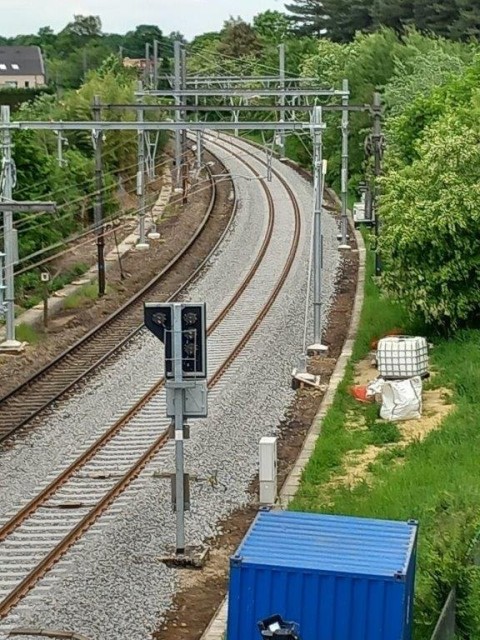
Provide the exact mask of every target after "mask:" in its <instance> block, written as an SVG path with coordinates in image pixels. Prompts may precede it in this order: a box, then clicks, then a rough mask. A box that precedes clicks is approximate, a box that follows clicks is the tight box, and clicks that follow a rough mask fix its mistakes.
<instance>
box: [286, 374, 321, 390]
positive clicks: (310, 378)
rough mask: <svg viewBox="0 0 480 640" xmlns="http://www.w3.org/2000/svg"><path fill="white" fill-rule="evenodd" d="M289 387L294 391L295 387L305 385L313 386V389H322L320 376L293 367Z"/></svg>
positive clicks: (302, 387)
mask: <svg viewBox="0 0 480 640" xmlns="http://www.w3.org/2000/svg"><path fill="white" fill-rule="evenodd" d="M291 387H292V389H293V390H294V391H297V389H304V388H305V387H314V388H315V389H322V387H323V385H322V384H321V380H320V376H315V375H313V374H312V373H306V372H305V371H298V370H297V369H294V370H293V371H292V384H291Z"/></svg>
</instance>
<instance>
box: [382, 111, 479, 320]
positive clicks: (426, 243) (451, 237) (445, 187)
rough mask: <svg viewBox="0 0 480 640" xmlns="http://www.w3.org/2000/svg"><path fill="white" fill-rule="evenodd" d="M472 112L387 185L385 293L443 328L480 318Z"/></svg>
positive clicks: (435, 132) (439, 132)
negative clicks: (479, 315)
mask: <svg viewBox="0 0 480 640" xmlns="http://www.w3.org/2000/svg"><path fill="white" fill-rule="evenodd" d="M478 140H479V131H478V127H477V126H476V122H475V116H474V115H473V114H472V109H471V108H470V109H464V110H462V109H453V110H450V112H449V113H447V114H446V116H445V117H444V118H442V119H441V120H440V121H438V122H437V123H435V125H434V126H432V127H431V128H430V129H429V130H428V135H427V136H426V137H425V139H424V140H423V141H422V142H421V143H420V144H419V157H418V159H417V160H415V161H414V162H413V164H412V165H409V166H406V167H404V168H402V169H400V170H393V171H390V172H389V174H388V176H387V177H386V178H385V179H384V180H383V185H382V191H383V195H382V198H381V207H380V214H381V217H382V234H381V236H380V252H381V255H382V261H383V265H384V273H383V276H382V283H383V287H384V289H385V290H386V291H387V292H388V293H390V294H391V295H393V296H394V297H395V298H397V299H400V300H402V302H403V303H404V304H406V305H407V307H408V308H409V310H410V311H411V313H412V314H420V315H422V316H423V318H424V319H425V321H426V322H428V323H430V324H433V325H434V326H436V327H438V328H443V329H455V328H457V327H459V326H460V325H462V324H466V323H468V322H469V321H471V320H473V319H474V318H475V317H477V316H478V313H479V311H480V280H479V277H478V274H479V268H480V256H479V253H478V228H479V225H480V190H479V188H478V184H479V182H480V146H479V144H478Z"/></svg>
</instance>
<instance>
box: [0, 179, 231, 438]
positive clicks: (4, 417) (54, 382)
mask: <svg viewBox="0 0 480 640" xmlns="http://www.w3.org/2000/svg"><path fill="white" fill-rule="evenodd" d="M207 170H208V176H209V177H208V179H209V181H210V185H211V187H210V188H211V197H210V202H209V205H208V207H207V211H206V213H205V215H204V217H203V219H202V221H201V224H200V225H199V227H198V228H197V229H196V231H195V233H194V234H193V235H192V237H191V238H190V240H189V241H188V243H187V244H186V246H185V247H184V248H183V249H182V250H181V251H180V252H179V253H178V254H177V255H176V256H174V257H173V258H172V260H171V261H170V262H169V263H168V264H167V265H166V267H165V268H164V269H162V271H161V272H160V273H159V274H158V276H156V277H155V278H154V279H153V280H152V281H150V282H149V283H148V284H147V285H146V286H145V287H144V288H143V289H142V290H141V291H139V292H138V293H137V294H136V295H135V296H134V297H133V298H131V299H130V300H129V301H128V302H127V303H125V304H124V305H123V306H122V307H120V308H119V309H118V310H117V311H115V312H114V313H113V314H112V315H110V316H109V317H108V318H107V319H106V320H105V321H104V322H103V323H102V324H101V325H99V326H97V327H95V328H94V329H92V330H91V331H89V332H88V333H87V334H85V336H83V337H82V338H81V339H80V340H78V341H77V342H76V343H75V344H74V345H72V346H71V347H70V348H69V349H67V350H66V351H64V352H63V353H61V354H60V355H58V356H57V357H56V358H55V359H54V360H52V361H51V362H50V363H49V364H48V365H47V366H45V367H43V368H42V369H41V370H40V371H38V372H37V373H35V374H34V375H33V376H31V377H30V378H29V379H28V380H26V381H25V382H23V383H22V384H21V385H19V386H18V387H17V388H15V389H13V390H12V391H11V392H10V393H8V394H7V395H5V396H4V397H2V398H0V443H1V442H3V441H4V440H6V439H7V438H9V437H10V436H11V435H13V434H14V433H15V432H16V431H17V430H18V429H20V428H21V427H23V426H24V425H26V424H27V423H28V422H30V421H31V420H32V419H33V418H35V417H36V416H38V415H39V414H40V413H41V412H42V411H44V410H45V409H46V408H48V407H49V406H50V405H51V404H52V403H53V402H55V401H56V400H58V399H59V398H60V396H62V395H63V394H65V393H66V392H67V391H69V390H70V389H72V387H74V386H75V385H76V384H77V383H78V382H80V381H81V380H82V379H83V378H85V377H86V376H87V375H89V374H90V373H92V372H93V371H94V370H95V369H97V368H98V367H99V366H100V365H101V364H102V363H104V362H105V361H106V360H107V359H108V358H109V357H110V356H112V355H113V354H114V353H115V352H116V351H118V350H119V349H120V348H121V347H123V345H125V344H126V343H127V342H128V341H129V340H130V339H131V338H132V337H133V336H134V335H135V334H136V333H138V332H139V331H140V330H141V329H142V327H143V303H144V302H145V300H147V299H150V298H151V297H152V296H155V294H156V293H157V292H158V293H162V291H161V287H162V284H163V281H164V278H165V276H167V274H169V273H171V272H173V271H174V270H175V269H177V268H178V267H179V264H180V263H181V261H182V260H183V259H184V258H186V257H187V256H188V254H189V251H190V250H191V249H192V247H193V245H194V244H195V242H196V241H197V240H198V239H199V238H200V236H201V235H202V233H203V232H204V230H205V227H206V225H207V223H208V221H209V219H210V217H211V215H212V212H213V210H214V207H215V204H216V199H217V189H216V180H215V179H214V178H213V176H212V172H211V170H210V169H209V168H207ZM218 244H219V243H217V245H216V247H217V246H218ZM216 247H215V248H214V249H213V251H212V252H210V254H209V256H207V258H206V259H205V260H204V261H202V264H201V265H200V267H198V268H197V269H196V270H195V272H194V273H193V274H192V275H191V276H190V277H189V278H188V280H187V281H186V282H184V283H183V284H182V286H181V287H180V288H179V289H178V290H177V291H176V292H175V293H174V294H173V296H172V299H173V298H175V297H176V296H178V295H179V293H180V292H181V291H182V290H183V289H184V288H185V287H187V286H188V285H189V283H190V282H191V281H192V280H193V279H194V278H195V277H196V275H197V274H198V272H199V271H200V270H201V268H202V267H203V265H204V264H205V263H206V262H207V261H208V259H209V257H210V255H212V253H213V252H214V251H215V250H216Z"/></svg>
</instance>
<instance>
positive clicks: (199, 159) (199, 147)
mask: <svg viewBox="0 0 480 640" xmlns="http://www.w3.org/2000/svg"><path fill="white" fill-rule="evenodd" d="M195 89H198V80H195ZM198 102H199V98H198V96H195V106H196V107H198ZM198 118H199V112H198V111H196V112H195V120H196V122H198ZM196 137H197V161H196V169H197V171H200V169H201V168H202V132H201V131H200V130H198V131H197V134H196Z"/></svg>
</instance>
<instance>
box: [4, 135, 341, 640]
mask: <svg viewBox="0 0 480 640" xmlns="http://www.w3.org/2000/svg"><path fill="white" fill-rule="evenodd" d="M213 150H214V152H215V153H218V155H219V156H221V158H222V160H223V161H224V162H225V164H226V165H227V166H228V167H229V168H230V170H231V171H232V173H233V174H235V173H237V174H240V175H244V174H245V172H246V169H245V167H243V166H242V167H240V166H239V163H238V161H235V160H234V159H232V158H231V156H229V155H228V154H226V153H224V152H219V151H218V148H217V147H215V148H214V149H213ZM255 153H256V154H257V155H258V156H260V155H261V153H260V152H259V151H255ZM274 168H275V169H277V170H278V171H279V172H281V174H282V175H283V176H285V177H286V179H287V181H288V182H289V184H290V185H291V187H292V188H293V189H294V191H295V193H296V195H297V198H298V200H299V202H300V204H301V207H302V225H303V231H302V237H301V246H300V249H299V251H300V257H299V259H298V260H297V262H296V265H295V267H294V269H293V272H292V273H291V274H290V276H289V277H288V279H287V282H286V285H285V287H284V289H283V291H282V293H281V294H280V295H279V297H278V298H277V300H276V302H275V303H274V305H273V307H272V309H271V310H270V312H269V314H268V316H267V318H266V319H265V320H264V322H263V323H262V325H261V326H260V328H259V330H258V331H257V333H256V334H255V336H254V337H253V338H252V340H251V341H250V342H249V343H248V345H247V347H246V348H245V350H244V352H243V353H242V356H241V357H240V358H239V359H238V360H237V361H236V362H235V363H234V364H233V365H232V367H231V369H230V371H229V375H228V382H227V381H226V380H225V381H221V382H220V383H219V384H218V386H217V387H215V388H214V389H213V390H212V392H211V393H210V397H209V417H208V418H207V419H205V420H197V421H192V422H191V439H190V440H188V441H186V444H185V451H186V469H187V471H188V472H189V473H190V474H191V475H192V476H194V477H195V478H196V480H195V481H194V482H193V483H192V487H191V503H192V506H191V511H190V512H189V513H188V514H187V540H188V542H189V543H190V544H199V543H201V542H202V540H204V539H205V538H206V537H209V536H211V535H214V534H215V533H216V532H217V531H216V523H217V522H219V521H220V520H221V519H223V518H225V517H226V516H227V515H228V514H229V513H230V512H231V511H232V510H234V509H236V508H238V507H240V506H242V505H244V504H246V503H247V502H248V500H249V496H248V494H247V490H248V486H249V484H250V481H251V479H252V478H253V477H254V476H255V474H256V473H257V464H258V462H257V457H258V441H259V439H260V437H262V436H263V435H269V434H272V433H275V431H276V429H277V425H278V424H279V422H280V421H281V419H282V418H283V416H284V412H285V409H286V408H287V407H288V405H289V403H290V401H291V400H292V397H293V392H292V391H291V388H290V375H291V370H292V368H293V366H295V364H296V359H297V357H298V356H299V355H300V353H301V351H302V348H303V327H304V315H305V297H306V280H307V267H308V254H309V250H310V242H309V237H310V222H311V209H312V192H311V187H310V186H309V185H308V184H307V183H306V182H305V181H303V180H302V179H301V178H299V177H298V175H297V174H296V173H295V172H294V171H293V170H292V169H290V168H288V167H286V166H284V165H281V164H280V163H278V162H276V161H274ZM254 184H255V183H252V182H246V181H245V180H243V179H239V180H236V185H237V188H238V193H239V196H240V199H241V203H242V204H241V206H240V209H239V212H238V215H237V220H236V223H235V227H234V228H233V230H232V232H231V234H230V235H229V238H228V239H227V241H226V244H225V246H224V247H223V249H222V251H221V252H220V254H219V255H218V256H217V258H216V259H215V260H214V261H213V264H212V267H211V269H209V270H208V271H206V272H205V273H204V274H203V276H202V278H201V280H199V281H198V283H197V284H196V285H195V286H194V287H192V288H191V291H190V292H189V295H188V297H189V298H191V299H194V298H196V297H197V299H201V298H200V296H202V298H206V299H207V301H208V302H209V308H210V309H211V310H212V309H216V310H218V309H220V308H221V307H222V306H223V304H224V302H225V301H226V298H227V297H229V295H228V294H230V292H231V291H232V282H240V281H241V277H242V275H243V274H244V273H245V272H246V270H248V266H249V265H248V264H247V260H246V255H253V254H254V250H255V249H256V248H257V247H258V246H259V243H260V242H261V236H262V231H263V230H264V228H265V226H264V225H265V216H264V215H259V213H258V212H259V211H261V210H262V208H263V209H264V210H265V208H266V204H265V201H264V196H263V195H262V191H261V189H260V188H254V187H253V185H254ZM323 229H324V238H325V241H324V247H325V251H326V255H325V260H324V267H325V269H324V283H323V292H324V299H325V302H326V305H325V307H324V314H325V318H326V314H327V312H328V303H329V302H330V301H331V300H332V298H333V295H334V282H335V276H336V272H337V268H338V265H339V254H338V251H337V249H336V245H337V242H336V234H337V224H336V222H335V221H334V220H333V219H332V217H331V216H330V215H329V214H328V213H326V214H325V215H324V226H323ZM245 247H248V251H247V252H246V251H245ZM210 317H213V313H211V315H210ZM157 352H158V349H157V348H156V347H155V346H154V344H153V343H152V339H151V338H150V336H149V335H148V334H142V335H141V336H140V337H139V338H138V339H137V340H135V342H134V343H133V344H132V345H129V347H128V348H127V349H125V350H124V353H123V355H122V357H121V358H119V359H118V360H117V361H116V362H115V363H114V364H113V365H111V366H109V367H107V368H105V369H104V370H103V371H102V372H99V373H98V374H97V375H96V376H95V377H94V378H93V379H92V383H93V387H92V384H91V383H90V382H89V383H88V387H86V388H85V389H84V390H83V391H82V392H81V393H80V394H78V395H76V396H75V397H74V398H72V400H70V401H69V402H68V403H62V405H61V409H60V411H61V412H62V413H61V415H57V414H55V413H54V412H52V415H51V417H50V418H49V420H48V421H47V422H46V424H45V425H44V426H43V427H41V428H40V429H38V430H37V431H36V432H34V433H32V434H31V435H30V436H29V438H28V439H27V440H26V441H25V443H23V442H22V443H21V444H20V443H19V444H20V447H19V450H18V451H17V447H15V448H14V449H13V450H12V451H11V452H9V453H8V454H7V455H6V456H4V458H7V459H6V460H5V459H0V474H1V475H0V477H2V478H5V480H4V481H3V483H4V485H8V486H9V487H10V486H12V483H14V482H19V476H20V475H21V474H22V473H23V471H22V469H26V468H28V465H29V464H30V465H32V466H34V467H39V466H40V467H41V468H40V470H38V469H37V472H36V473H35V472H34V471H33V470H31V469H28V471H27V473H26V476H27V478H26V479H24V480H22V481H21V482H20V486H17V487H13V489H14V494H15V497H14V498H12V499H10V498H9V499H6V498H5V496H2V498H1V509H2V511H4V510H7V509H11V507H12V506H14V505H15V504H18V501H19V500H21V499H22V498H23V499H25V497H29V496H30V495H31V494H32V491H33V489H34V487H35V485H36V484H38V482H39V481H41V480H42V479H43V480H45V479H46V478H47V476H48V473H49V472H50V470H51V469H52V467H53V466H62V465H63V463H64V460H65V458H67V457H68V458H69V459H70V458H72V457H73V455H74V453H78V452H79V451H80V450H81V448H82V446H83V444H82V443H83V442H84V441H85V440H86V439H90V438H92V436H94V435H99V434H100V433H101V432H102V431H103V430H104V429H105V425H106V424H109V423H110V422H112V419H113V417H114V416H115V415H119V414H120V413H121V410H120V408H121V409H122V410H123V409H124V408H126V407H127V406H128V404H129V403H130V402H131V400H132V399H133V398H135V397H137V396H138V395H139V394H138V393H135V392H136V391H137V390H138V389H140V388H142V387H143V388H144V387H145V384H146V382H145V378H148V380H149V381H154V380H155V378H156V377H157V376H158V375H160V373H161V369H162V363H161V362H159V361H158V358H157V356H156V355H155V357H152V353H155V354H156V353H157ZM105 378H106V379H105ZM149 384H150V382H149ZM127 387H128V388H127ZM130 387H134V389H131V390H130ZM92 388H93V389H94V391H93V392H92ZM110 395H111V397H110ZM68 414H70V417H67V415H68ZM99 414H100V415H99ZM108 416H110V418H108ZM52 430H53V431H54V433H55V434H56V435H52V433H51V431H52ZM70 431H72V432H73V433H70ZM42 434H43V435H42ZM42 438H43V439H42ZM57 438H59V440H57ZM17 446H18V445H17ZM43 447H46V449H47V448H50V449H53V451H47V450H45V454H46V455H45V462H42V461H41V460H39V456H40V455H41V454H43V451H44V449H43ZM58 449H61V451H60V452H59V451H58ZM8 457H10V462H9V461H8ZM47 461H48V462H47ZM9 464H10V465H11V466H10V467H9V466H8V465H9ZM24 465H27V466H24ZM2 467H3V468H5V469H6V470H7V471H8V474H7V476H5V472H4V471H3V470H2ZM173 469H174V466H173V448H172V446H169V447H168V449H167V451H166V452H165V451H164V453H163V454H162V455H161V456H159V457H158V458H157V459H156V460H154V461H153V462H152V463H151V464H150V465H149V466H148V467H147V468H146V470H145V472H144V473H143V474H142V475H141V476H140V478H139V479H138V480H137V481H135V482H134V483H133V484H132V485H131V487H130V489H129V490H128V491H127V492H126V493H125V494H123V496H121V498H120V499H119V500H118V501H117V503H116V504H115V506H114V507H113V508H112V510H110V511H109V512H107V513H106V514H105V516H104V517H102V518H101V519H100V520H99V521H98V522H97V524H96V525H94V527H93V528H92V529H91V530H90V532H89V533H88V534H87V535H86V536H85V537H84V539H83V540H82V541H81V542H80V543H79V544H78V545H77V546H75V547H74V549H72V550H71V551H70V552H69V553H68V554H67V555H66V556H65V559H64V560H63V561H61V562H60V563H59V564H58V565H56V567H55V568H54V569H53V570H52V571H51V572H50V574H47V576H46V577H45V578H44V579H43V580H42V581H41V582H40V583H39V585H38V586H37V587H36V588H35V589H34V590H33V591H32V592H31V594H30V595H29V596H27V597H26V598H25V599H24V600H23V601H22V603H21V604H20V605H19V606H18V607H17V609H16V610H15V611H14V612H13V614H14V615H13V616H12V617H11V618H7V620H6V621H5V623H8V625H9V626H10V625H12V624H14V625H15V626H17V625H18V626H30V627H31V626H34V627H50V628H54V629H60V630H70V631H75V632H77V633H82V634H84V635H85V636H86V637H87V638H89V640H107V639H108V640H117V639H118V640H120V639H122V640H126V639H127V638H128V640H147V639H150V638H151V634H152V631H153V630H154V629H155V628H157V627H158V624H159V622H160V621H161V619H162V616H163V615H165V613H166V611H167V610H168V608H169V606H170V604H171V602H172V599H173V597H174V594H175V590H176V588H177V587H178V573H176V571H175V570H173V569H168V568H166V567H165V566H164V565H163V564H162V563H161V562H160V561H159V559H158V558H159V556H161V555H163V554H165V552H166V548H167V546H168V545H172V544H174V541H175V538H174V533H175V528H174V522H175V516H174V515H173V514H172V512H171V508H170V487H169V482H168V481H167V480H165V479H163V478H162V477H161V474H162V473H164V472H171V471H172V470H173ZM2 627H3V625H2V624H0V638H1V637H2V635H1V630H2ZM5 637H6V636H5ZM23 640H29V638H28V637H27V636H24V637H23ZM32 640H33V637H32Z"/></svg>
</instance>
